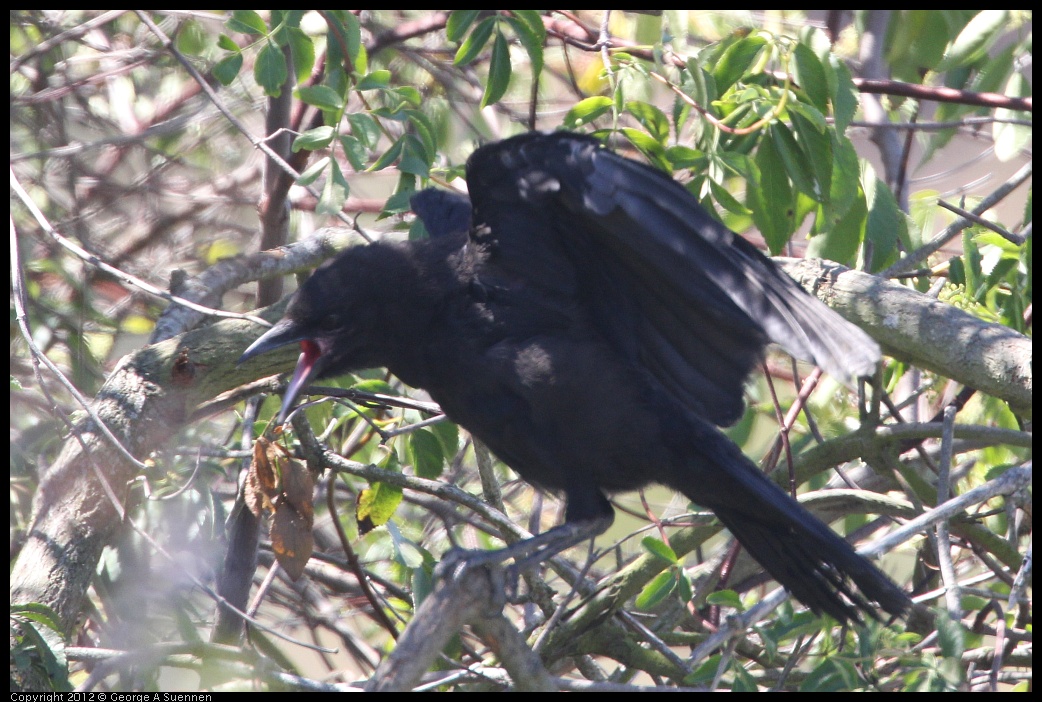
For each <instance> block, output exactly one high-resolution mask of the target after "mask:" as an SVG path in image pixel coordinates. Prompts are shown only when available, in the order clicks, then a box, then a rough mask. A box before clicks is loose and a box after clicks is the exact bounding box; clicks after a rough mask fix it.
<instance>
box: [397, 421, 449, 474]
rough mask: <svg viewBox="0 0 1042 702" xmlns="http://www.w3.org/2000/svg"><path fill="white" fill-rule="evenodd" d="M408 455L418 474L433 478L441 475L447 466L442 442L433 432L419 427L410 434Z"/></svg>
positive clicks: (407, 445)
mask: <svg viewBox="0 0 1042 702" xmlns="http://www.w3.org/2000/svg"><path fill="white" fill-rule="evenodd" d="M408 436H409V438H408V442H407V443H406V455H407V456H408V459H407V460H408V461H409V463H411V464H412V467H413V470H414V471H416V475H418V476H420V477H421V478H428V479H430V480H433V479H435V478H437V477H439V476H440V475H441V471H442V469H443V468H444V467H445V454H444V453H443V452H442V448H441V442H440V441H438V437H437V436H435V435H434V433H433V432H431V431H428V430H427V429H417V430H416V431H414V432H412V433H411V434H409V435H408Z"/></svg>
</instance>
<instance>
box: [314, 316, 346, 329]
mask: <svg viewBox="0 0 1042 702" xmlns="http://www.w3.org/2000/svg"><path fill="white" fill-rule="evenodd" d="M318 326H319V328H320V329H322V331H336V330H337V329H339V328H340V326H341V324H340V315H338V314H327V315H326V316H325V317H323V318H322V321H320V322H319V323H318Z"/></svg>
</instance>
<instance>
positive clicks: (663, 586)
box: [634, 568, 677, 610]
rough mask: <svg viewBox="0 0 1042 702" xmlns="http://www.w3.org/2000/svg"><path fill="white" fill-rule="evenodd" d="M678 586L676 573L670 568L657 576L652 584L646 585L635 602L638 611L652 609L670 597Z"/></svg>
mask: <svg viewBox="0 0 1042 702" xmlns="http://www.w3.org/2000/svg"><path fill="white" fill-rule="evenodd" d="M676 586H677V577H676V573H675V572H674V571H673V569H672V568H670V569H669V570H666V571H663V572H661V573H659V574H658V575H656V576H655V577H654V578H653V579H652V580H651V582H649V583H648V584H647V585H645V586H644V589H643V590H641V591H640V594H639V595H637V598H636V600H635V601H634V602H635V604H636V605H637V608H638V609H645V610H647V609H651V608H652V607H654V606H655V605H657V604H658V603H660V602H662V600H664V599H666V598H667V597H669V595H670V593H672V592H673V589H674V588H675V587H676Z"/></svg>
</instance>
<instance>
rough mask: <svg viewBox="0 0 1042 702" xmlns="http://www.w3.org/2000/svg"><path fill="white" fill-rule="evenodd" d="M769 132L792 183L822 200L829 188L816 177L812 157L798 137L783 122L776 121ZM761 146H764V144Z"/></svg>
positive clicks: (807, 193)
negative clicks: (804, 150)
mask: <svg viewBox="0 0 1042 702" xmlns="http://www.w3.org/2000/svg"><path fill="white" fill-rule="evenodd" d="M768 133H769V134H770V137H771V145H772V146H773V147H774V149H775V150H776V151H777V152H778V157H779V158H780V159H781V162H782V165H783V166H784V167H785V172H786V173H787V174H788V176H789V180H791V181H792V184H793V185H795V186H796V189H797V190H800V191H802V192H803V193H804V194H805V195H807V196H809V197H811V198H813V199H815V200H817V201H818V202H820V201H821V200H822V199H823V198H824V196H825V193H826V192H827V190H826V188H825V187H822V184H821V183H819V182H817V180H816V179H815V178H814V173H813V170H812V169H811V166H810V159H809V158H808V155H807V154H806V153H804V152H803V149H801V148H800V145H799V144H797V143H796V138H795V137H794V136H793V135H792V132H791V131H789V128H788V127H786V126H785V125H784V124H782V123H781V122H775V123H774V124H772V125H771V126H770V129H769V130H768ZM760 148H761V149H762V148H764V147H763V145H762V144H761V145H760ZM827 185H828V184H827V182H826V186H827Z"/></svg>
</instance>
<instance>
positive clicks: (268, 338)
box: [239, 319, 323, 424]
mask: <svg viewBox="0 0 1042 702" xmlns="http://www.w3.org/2000/svg"><path fill="white" fill-rule="evenodd" d="M294 342H300V348H301V354H300V358H299V359H297V367H296V369H295V370H294V371H293V378H292V379H291V380H290V381H289V386H288V387H287V388H286V394H285V395H284V396H283V398H282V408H281V409H280V410H279V417H278V421H279V423H280V424H282V423H284V422H285V421H286V418H287V417H288V416H289V413H290V410H292V409H293V404H294V402H296V399H297V396H298V395H299V394H300V391H301V389H302V388H304V387H305V386H306V385H307V384H308V383H309V382H310V381H311V379H312V378H314V377H316V376H317V375H318V373H319V371H320V370H321V369H322V366H323V364H322V362H321V361H322V348H321V346H320V345H319V344H318V343H316V342H315V341H314V340H313V339H312V337H311V335H310V334H309V333H308V332H307V331H305V330H304V329H303V328H302V327H301V326H300V325H299V324H297V323H296V322H295V321H293V320H292V319H283V320H281V321H280V322H279V323H278V324H276V325H275V326H274V327H272V328H271V329H269V330H268V331H266V332H265V333H264V334H263V335H262V336H261V337H260V338H259V339H257V340H256V341H254V342H253V343H252V344H250V347H249V348H248V349H246V351H245V352H244V353H243V354H242V356H240V357H239V363H244V362H246V361H248V360H250V359H251V358H255V357H257V356H260V355H261V354H264V353H268V352H269V351H274V350H275V349H279V348H282V347H283V346H286V345H287V344H292V343H294Z"/></svg>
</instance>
